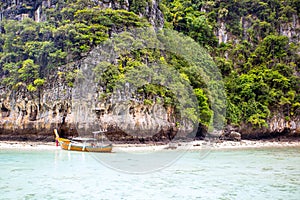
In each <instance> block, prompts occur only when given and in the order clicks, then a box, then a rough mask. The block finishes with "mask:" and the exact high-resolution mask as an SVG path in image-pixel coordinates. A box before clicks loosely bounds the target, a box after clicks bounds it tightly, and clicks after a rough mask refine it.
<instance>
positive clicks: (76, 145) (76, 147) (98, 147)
mask: <svg viewBox="0 0 300 200" xmlns="http://www.w3.org/2000/svg"><path fill="white" fill-rule="evenodd" d="M54 134H55V136H56V138H55V139H56V140H57V141H58V142H59V144H60V146H61V148H62V149H64V150H68V151H84V152H100V153H101V152H102V153H110V152H111V151H112V144H108V145H103V144H99V142H98V141H97V140H96V139H95V138H81V137H77V138H72V139H71V140H70V139H66V138H61V137H60V136H59V134H58V132H57V130H56V129H54Z"/></svg>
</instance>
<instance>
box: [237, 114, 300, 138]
mask: <svg viewBox="0 0 300 200" xmlns="http://www.w3.org/2000/svg"><path fill="white" fill-rule="evenodd" d="M235 130H238V131H239V132H240V133H242V138H243V139H260V138H274V137H299V136H300V117H299V116H296V117H294V118H292V119H285V117H284V116H283V115H281V114H276V115H274V116H273V117H272V118H271V119H269V120H268V127H261V128H257V127H253V126H251V125H249V124H243V125H242V126H240V127H238V128H236V129H235Z"/></svg>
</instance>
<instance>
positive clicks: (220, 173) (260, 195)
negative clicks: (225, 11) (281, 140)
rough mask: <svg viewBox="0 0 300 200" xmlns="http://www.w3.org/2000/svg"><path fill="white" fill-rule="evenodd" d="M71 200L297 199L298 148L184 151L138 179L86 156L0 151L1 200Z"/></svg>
mask: <svg viewBox="0 0 300 200" xmlns="http://www.w3.org/2000/svg"><path fill="white" fill-rule="evenodd" d="M103 156H114V154H103ZM126 156H129V157H128V160H129V159H130V155H127V154H124V157H126ZM124 160H125V161H124ZM116 162H117V161H116ZM122 162H123V164H124V165H126V164H128V163H126V159H123V160H122ZM73 198H80V199H92V198H95V199H300V148H279V149H271V148H267V149H248V150H217V151H211V152H210V153H209V154H208V155H207V156H206V157H205V158H203V157H202V156H201V153H199V152H197V151H194V152H187V153H185V154H184V155H183V156H182V157H181V158H180V159H179V160H177V161H176V162H175V163H174V164H172V165H171V166H169V167H167V168H165V169H163V170H160V171H157V172H153V173H148V174H143V175H133V174H126V173H121V172H118V171H114V170H112V169H110V168H107V167H105V166H103V165H102V164H100V163H99V161H97V160H96V159H95V158H94V157H93V156H91V155H90V154H88V153H81V152H68V151H62V150H46V151H45V150H44V151H38V150H33V151H30V150H0V199H1V200H2V199H73Z"/></svg>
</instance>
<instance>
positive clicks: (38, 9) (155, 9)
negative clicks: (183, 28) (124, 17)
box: [0, 0, 164, 29]
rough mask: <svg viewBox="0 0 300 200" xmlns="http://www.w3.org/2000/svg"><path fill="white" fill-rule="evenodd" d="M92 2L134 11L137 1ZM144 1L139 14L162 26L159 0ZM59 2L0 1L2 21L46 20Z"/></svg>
mask: <svg viewBox="0 0 300 200" xmlns="http://www.w3.org/2000/svg"><path fill="white" fill-rule="evenodd" d="M91 3H92V4H93V5H98V6H100V7H102V8H111V9H123V10H127V11H132V7H133V4H136V3H137V2H135V1H132V0H123V1H119V0H93V1H91ZM143 3H145V4H146V5H145V6H144V8H143V9H142V10H139V11H138V13H137V14H139V15H140V16H141V17H146V18H147V19H148V21H149V22H150V23H151V24H152V25H153V26H154V27H155V28H157V29H159V28H162V27H163V24H164V17H163V14H162V12H161V11H160V9H159V2H158V0H151V1H143ZM58 4H59V2H58V0H36V1H31V0H4V1H2V3H0V21H2V19H4V18H5V19H13V20H23V19H25V18H32V19H34V20H35V21H36V22H41V21H45V20H46V19H47V16H46V12H45V11H46V10H47V9H50V8H55V7H56V6H57V5H58ZM135 12H137V11H135Z"/></svg>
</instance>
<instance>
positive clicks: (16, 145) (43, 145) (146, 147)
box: [0, 139, 300, 152]
mask: <svg viewBox="0 0 300 200" xmlns="http://www.w3.org/2000/svg"><path fill="white" fill-rule="evenodd" d="M285 147H299V148H300V139H295V140H284V141H274V140H241V141H226V140H222V141H206V140H195V141H192V142H176V143H169V144H159V145H155V144H113V151H114V152H120V151H123V152H125V151H128V152H134V151H158V150H170V151H171V150H188V151H197V150H203V149H210V150H226V149H232V150H235V149H236V150H238V149H251V148H258V149H261V148H285ZM5 149H7V150H9V149H14V150H58V149H61V148H60V146H56V144H55V142H32V141H31V142H27V141H26V142H21V141H0V150H5Z"/></svg>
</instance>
